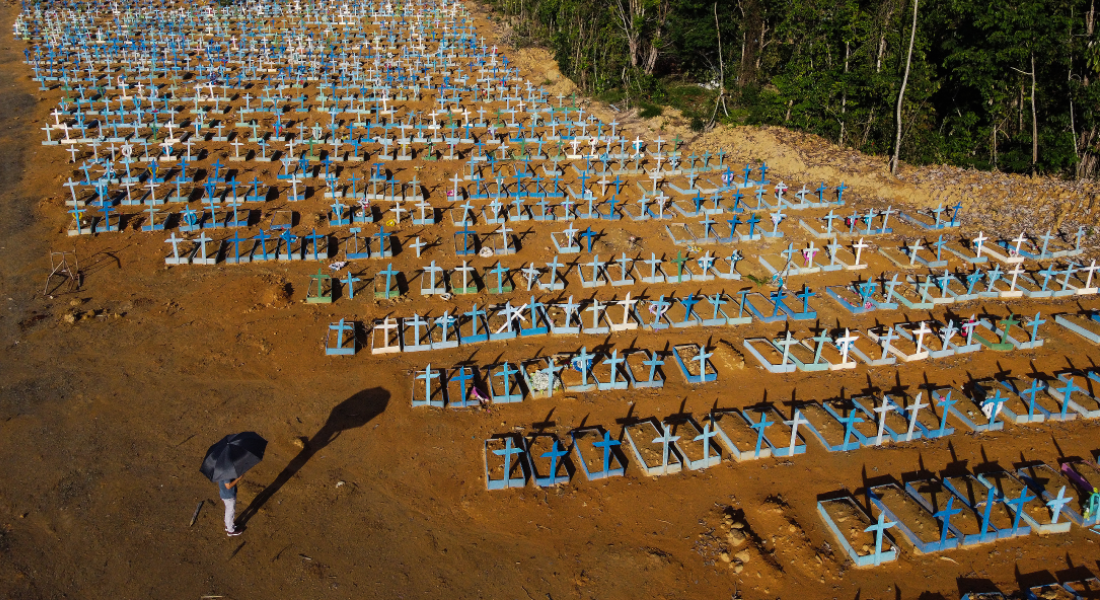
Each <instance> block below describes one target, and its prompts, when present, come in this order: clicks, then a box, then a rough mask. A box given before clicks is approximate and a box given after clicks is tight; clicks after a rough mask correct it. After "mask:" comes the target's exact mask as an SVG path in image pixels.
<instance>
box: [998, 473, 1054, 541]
mask: <svg viewBox="0 0 1100 600" xmlns="http://www.w3.org/2000/svg"><path fill="white" fill-rule="evenodd" d="M978 480H979V481H981V482H982V483H983V484H985V485H986V486H988V487H989V488H991V489H992V490H994V491H995V492H997V497H998V498H999V499H1000V501H1001V502H1003V503H1004V504H1006V505H1007V506H1008V507H1009V509H1010V510H1011V511H1012V514H1013V519H1012V525H1013V528H1016V529H1020V528H1022V527H1023V526H1025V525H1026V526H1027V527H1030V528H1031V530H1032V531H1035V532H1036V533H1065V532H1067V531H1069V527H1070V525H1071V521H1069V520H1068V519H1067V520H1063V521H1062V522H1061V523H1054V522H1052V521H1053V517H1054V512H1053V511H1052V510H1051V508H1050V507H1049V506H1047V503H1046V501H1044V500H1042V498H1041V497H1040V496H1039V495H1038V494H1035V493H1034V492H1033V491H1032V490H1031V489H1030V488H1029V487H1028V486H1027V484H1026V483H1025V482H1024V481H1023V480H1021V479H1020V478H1019V477H1017V476H1016V475H1015V474H1013V473H1011V472H1009V471H992V472H989V473H982V474H980V475H978Z"/></svg>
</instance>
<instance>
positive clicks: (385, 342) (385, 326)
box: [374, 317, 400, 351]
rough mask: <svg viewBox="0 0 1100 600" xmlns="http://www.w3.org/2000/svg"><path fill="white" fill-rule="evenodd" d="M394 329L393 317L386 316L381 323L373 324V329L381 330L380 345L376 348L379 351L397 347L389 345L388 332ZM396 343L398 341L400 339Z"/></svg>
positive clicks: (395, 324) (395, 323)
mask: <svg viewBox="0 0 1100 600" xmlns="http://www.w3.org/2000/svg"><path fill="white" fill-rule="evenodd" d="M394 329H397V319H395V318H393V317H386V318H385V319H383V320H382V322H381V323H379V324H375V326H374V330H375V331H379V330H381V331H382V345H381V346H380V347H379V348H378V350H379V351H386V350H390V349H393V348H397V347H398V346H391V345H390V332H391V331H393V330H394ZM398 343H400V341H399V342H398Z"/></svg>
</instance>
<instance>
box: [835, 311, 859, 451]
mask: <svg viewBox="0 0 1100 600" xmlns="http://www.w3.org/2000/svg"><path fill="white" fill-rule="evenodd" d="M858 339H859V336H857V335H852V333H851V332H850V331H849V330H848V328H845V329H844V336H843V337H839V338H837V340H836V342H837V343H838V344H840V354H841V356H840V364H842V365H843V364H847V363H848V351H849V350H850V349H851V348H852V344H853V343H855V341H856V340H858ZM845 441H847V440H845Z"/></svg>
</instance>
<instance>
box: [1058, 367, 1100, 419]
mask: <svg viewBox="0 0 1100 600" xmlns="http://www.w3.org/2000/svg"><path fill="white" fill-rule="evenodd" d="M1051 383H1052V385H1050V386H1049V387H1048V389H1047V393H1049V394H1050V395H1051V397H1053V398H1054V399H1055V400H1057V401H1058V402H1059V403H1060V404H1061V406H1062V410H1061V412H1060V413H1059V414H1060V415H1065V414H1067V413H1068V412H1069V411H1070V410H1072V411H1073V412H1076V413H1077V414H1078V415H1080V416H1081V417H1083V418H1085V419H1096V418H1100V400H1098V399H1097V397H1096V394H1097V393H1098V390H1097V388H1098V387H1100V376H1098V375H1097V374H1096V373H1095V372H1092V371H1090V372H1088V373H1075V372H1069V373H1061V374H1059V375H1058V380H1057V382H1051Z"/></svg>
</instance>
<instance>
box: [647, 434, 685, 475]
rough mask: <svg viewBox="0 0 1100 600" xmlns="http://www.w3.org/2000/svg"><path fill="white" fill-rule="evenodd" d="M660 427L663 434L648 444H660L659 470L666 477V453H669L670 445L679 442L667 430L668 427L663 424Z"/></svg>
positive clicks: (676, 437) (678, 437) (677, 438)
mask: <svg viewBox="0 0 1100 600" xmlns="http://www.w3.org/2000/svg"><path fill="white" fill-rule="evenodd" d="M661 427H662V429H664V432H663V433H662V434H661V435H660V436H659V437H656V438H654V439H653V441H652V442H650V443H652V444H661V445H662V449H661V470H662V471H663V473H664V474H666V475H667V474H668V453H669V449H670V445H671V444H672V443H673V442H675V441H677V440H679V439H680V436H678V435H676V436H674V435H672V430H670V429H669V428H668V425H667V424H665V423H661Z"/></svg>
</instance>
